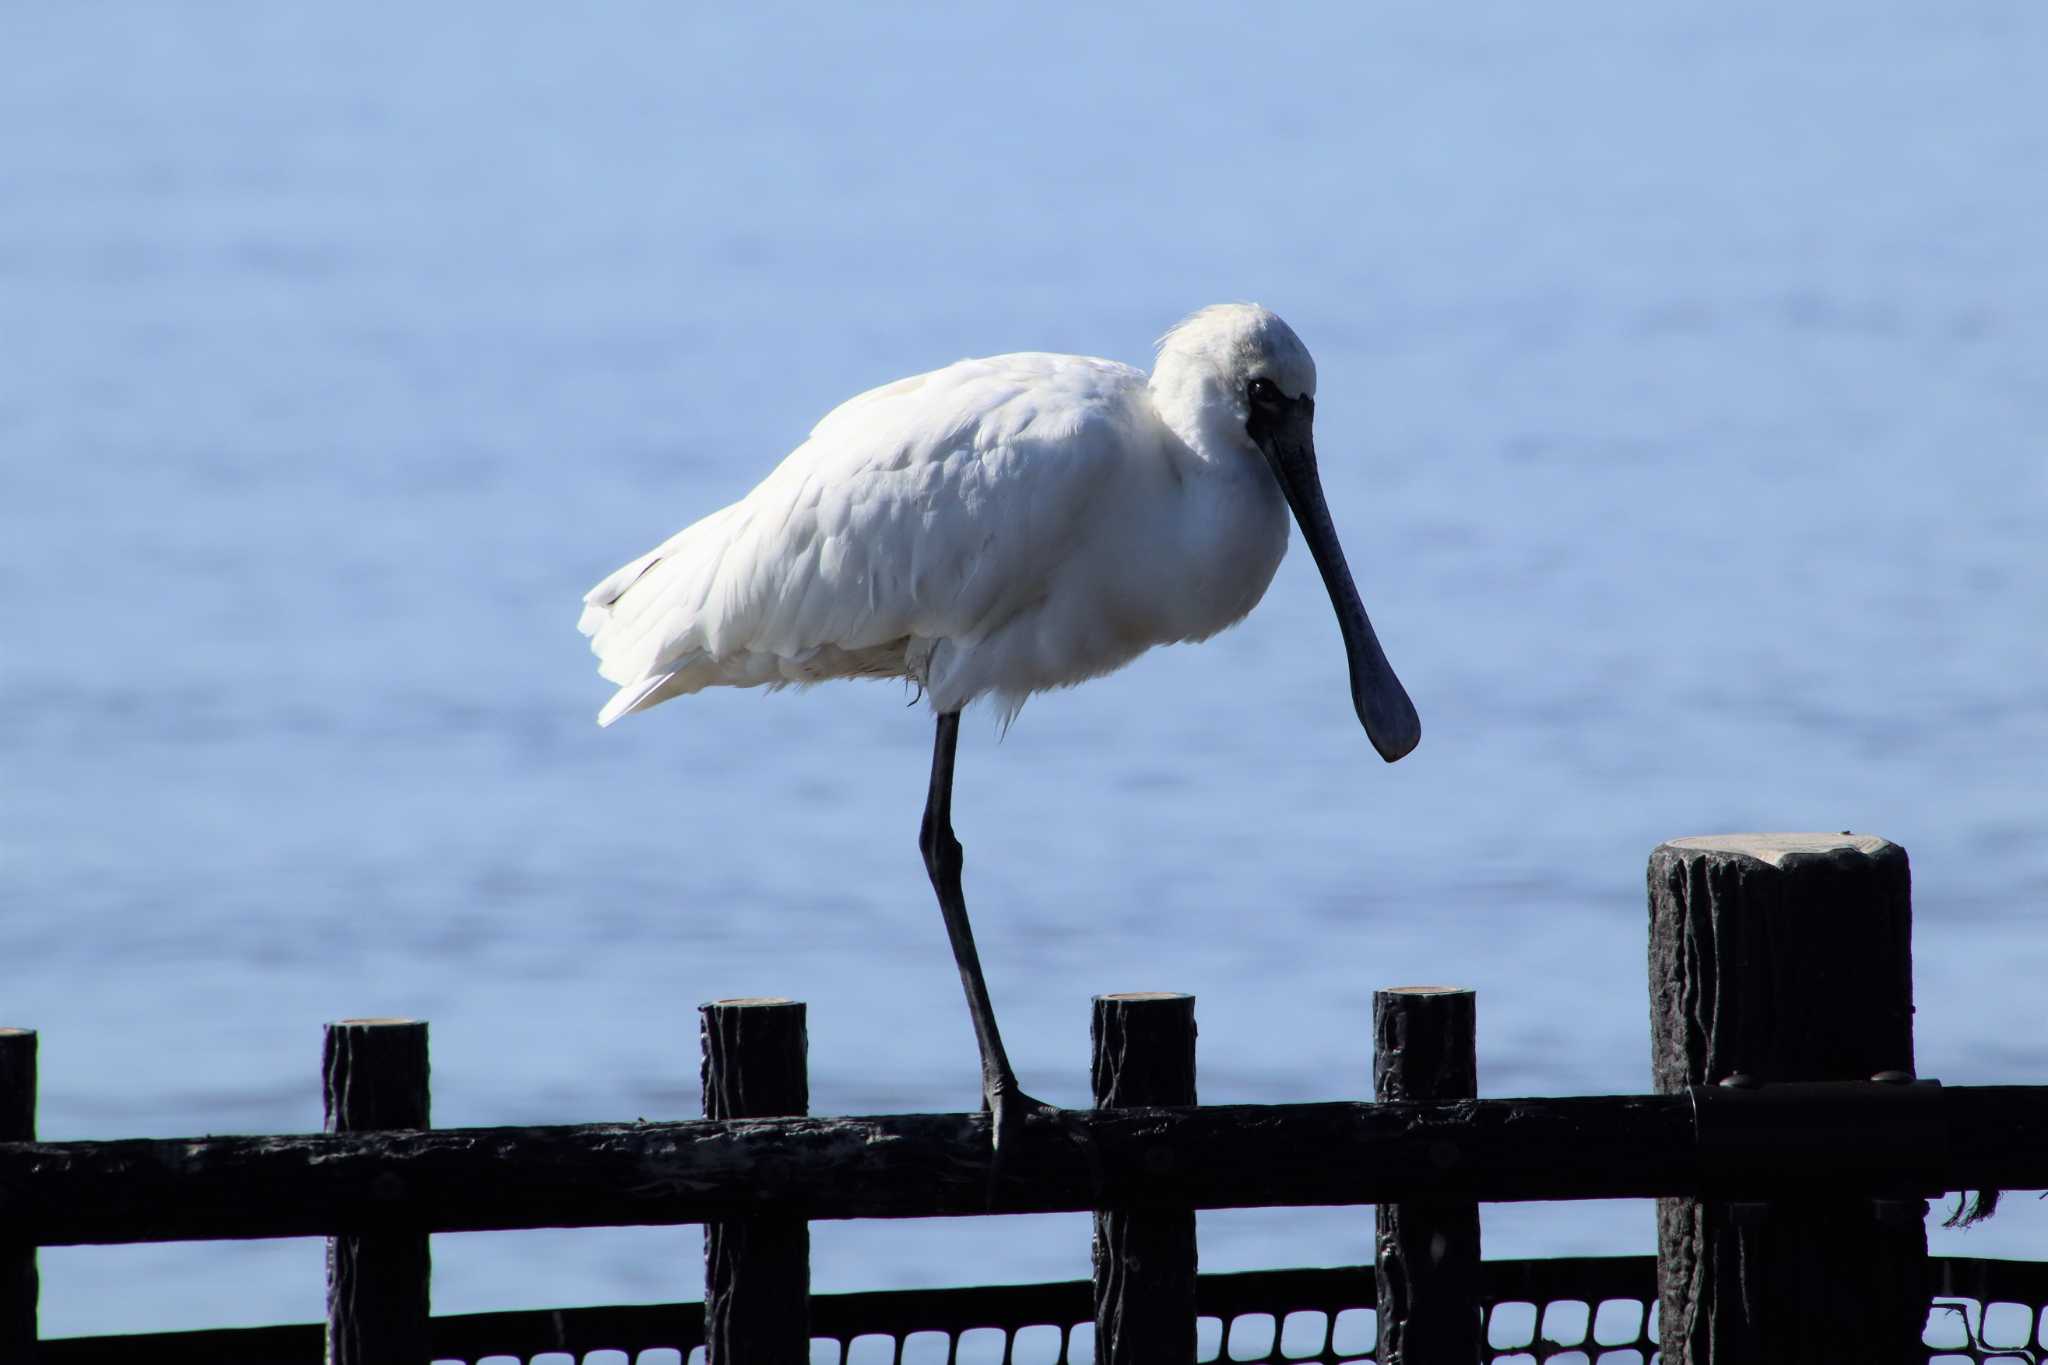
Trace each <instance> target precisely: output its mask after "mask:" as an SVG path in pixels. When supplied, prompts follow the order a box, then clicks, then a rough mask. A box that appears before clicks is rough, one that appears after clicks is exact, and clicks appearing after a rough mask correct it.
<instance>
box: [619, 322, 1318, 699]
mask: <svg viewBox="0 0 2048 1365" xmlns="http://www.w3.org/2000/svg"><path fill="white" fill-rule="evenodd" d="M1261 324H1263V326H1262V325H1261ZM1274 324H1277V325H1278V327H1279V328H1280V329H1281V330H1282V331H1284V329H1285V324H1284V323H1280V322H1279V319H1277V318H1275V317H1273V315H1272V314H1270V313H1266V312H1265V310H1263V309H1254V308H1250V307H1238V306H1226V307H1223V308H1217V309H1208V310H1204V311H1203V312H1202V313H1199V314H1196V315H1195V316H1194V317H1193V318H1191V319H1189V320H1188V322H1186V323H1184V324H1183V325H1182V326H1181V327H1179V328H1177V329H1175V330H1174V331H1173V332H1171V333H1169V334H1168V336H1167V337H1166V338H1165V339H1164V341H1163V343H1162V350H1161V356H1160V363H1159V367H1158V370H1157V371H1156V373H1155V375H1153V376H1150V377H1148V376H1147V375H1146V374H1145V373H1144V372H1142V371H1140V370H1137V369H1133V368H1132V367H1130V366H1128V365H1120V364H1117V363H1115V362H1113V361H1107V360H1096V359H1091V358H1088V357H1083V356H1068V355H1047V354H1040V353H1025V354H1018V355H1004V356H995V357H992V358H990V359H985V360H964V361H961V362H959V363H958V364H954V365H949V366H947V367H946V368H944V369H941V370H934V371H932V372H931V373H929V374H922V375H917V376H914V377H912V378H909V379H902V380H898V381H896V382H895V383H892V384H885V385H883V386H882V387H880V388H876V389H871V390H869V391H868V392H866V393H863V394H861V395H859V396H857V397H855V398H852V399H849V400H847V401H846V402H845V403H843V404H841V405H840V406H839V407H838V408H835V409H834V410H833V411H832V412H831V413H829V414H828V415H827V416H826V417H825V419H824V420H823V421H821V422H819V423H818V425H817V427H816V428H815V429H814V430H813V431H812V432H811V435H810V438H809V439H808V440H806V441H805V442H804V443H803V444H802V445H800V446H798V447H797V448H796V450H795V451H793V452H792V453H791V454H790V455H789V456H788V457H787V458H786V459H785V460H783V462H782V464H781V465H780V466H779V467H778V468H777V469H776V470H775V471H774V472H773V473H772V474H770V475H769V476H768V477H767V478H766V479H765V480H763V481H762V482H761V484H760V485H759V486H758V487H757V488H755V489H754V491H753V492H751V493H749V494H748V495H747V496H746V497H744V498H742V499H741V500H740V501H739V502H737V503H734V504H733V505H731V506H729V507H726V508H723V509H721V510H720V511H717V512H714V513H712V514H711V515H709V516H707V517H705V518H703V519H702V520H701V521H698V522H696V523H695V524H693V525H691V526H689V527H687V528H686V529H684V530H683V531H680V532H678V533H677V534H676V535H675V536H673V537H671V538H670V539H669V540H668V541H667V542H665V543H664V544H662V545H661V546H660V547H658V548H656V549H655V550H652V551H650V552H649V553H647V554H645V555H642V556H641V557H640V558H639V559H636V560H634V561H633V562H632V563H630V564H628V565H626V566H625V567H623V568H621V569H620V570H618V571H617V572H616V573H614V574H612V575H611V576H610V577H608V578H606V579H605V580H604V581H603V582H602V583H600V584H598V585H597V586H596V587H595V588H593V589H592V590H591V591H590V593H589V594H588V596H587V597H586V598H585V599H584V601H585V604H586V605H585V609H584V612H583V618H582V621H581V623H580V626H581V629H582V631H583V633H584V634H586V635H588V636H590V638H591V646H592V648H593V649H594V650H595V651H596V653H597V655H598V657H599V659H600V660H601V663H600V666H599V672H600V673H601V674H602V675H603V676H604V677H605V678H607V679H609V680H610V681H612V682H614V683H617V684H618V685H619V691H618V693H617V695H615V696H614V697H613V698H612V699H611V701H610V702H609V703H608V704H607V705H606V706H605V708H604V710H603V711H602V712H601V713H600V714H599V717H598V719H599V721H600V723H602V724H606V725H609V724H610V723H611V722H613V721H615V720H617V719H618V718H619V717H621V716H625V715H630V714H632V713H633V712H635V711H641V710H645V709H646V708H648V707H650V706H653V705H655V704H657V703H659V702H663V701H667V700H668V699H669V698H671V697H676V696H680V695H683V694H685V693H689V692H695V691H698V690H700V689H702V688H705V687H713V686H721V685H723V686H741V687H748V686H758V685H763V684H765V685H768V686H781V685H784V684H789V683H814V682H821V681H824V680H826V679H828V678H840V677H900V678H910V679H914V680H915V681H916V682H918V683H920V684H922V685H923V687H924V688H925V691H926V692H927V694H928V695H929V697H930V700H931V703H932V706H933V708H934V709H935V710H937V711H939V712H941V713H944V712H949V711H957V710H959V709H960V708H961V707H963V706H965V705H967V704H968V703H970V702H972V701H974V700H976V699H977V698H981V697H988V698H990V699H992V700H993V702H994V703H995V705H996V706H997V708H998V709H999V711H1000V712H1001V714H1002V715H1003V717H1004V718H1005V719H1006V720H1007V719H1008V718H1009V717H1011V716H1013V715H1014V714H1015V713H1016V711H1017V709H1018V708H1019V707H1021V706H1022V705H1023V704H1024V701H1025V699H1026V698H1027V697H1029V696H1030V694H1031V693H1033V692H1038V691H1044V690H1046V689H1049V688H1055V687H1063V686H1067V685H1070V684H1073V683H1077V682H1081V681H1083V680H1085V679H1088V678H1092V677H1098V676H1100V675H1102V674H1104V673H1108V672H1111V671H1112V670H1114V669H1116V668H1119V667H1121V666H1122V665H1124V664H1126V663H1128V662H1129V661H1130V660H1131V659H1133V658H1135V657H1136V656H1137V655H1138V654H1140V653H1142V652H1143V651H1145V650H1146V649H1149V648H1151V647H1152V646H1153V645H1159V644H1167V643H1172V642H1175V641H1182V640H1199V639H1202V638H1204V637H1206V636H1209V635H1213V634H1214V633H1216V632H1217V631H1219V630H1221V629H1223V628H1224V627H1226V626H1228V625H1231V624H1232V623H1234V622H1236V621H1237V620H1239V619H1241V618H1242V617H1243V616H1244V615H1245V613H1246V612H1248V611H1250V610H1251V609H1252V607H1253V606H1254V605H1256V604H1257V602H1258V600H1259V598H1260V596H1261V595H1262V594H1263V593H1264V592H1265V590H1266V586H1267V584H1268V583H1269V582H1270V581H1271V580H1272V577H1273V572H1274V570H1275V568H1277V567H1278V565H1279V562H1280V558H1281V556H1282V554H1283V553H1284V552H1285V550H1286V546H1287V516H1286V510H1287V509H1286V503H1285V501H1284V500H1283V498H1282V496H1281V492H1280V488H1279V486H1278V485H1277V484H1276V483H1275V482H1274V479H1273V475H1272V474H1271V472H1270V471H1269V470H1268V469H1267V468H1266V465H1265V461H1264V460H1263V459H1261V458H1259V456H1258V455H1257V452H1256V451H1255V450H1253V449H1252V448H1251V446H1250V443H1249V442H1247V441H1245V440H1244V439H1243V425H1242V424H1243V411H1244V404H1243V399H1242V396H1241V395H1240V394H1228V393H1221V392H1216V391H1215V390H1216V388H1217V387H1218V386H1216V385H1214V384H1212V383H1208V382H1205V381H1206V380H1207V379H1208V378H1209V376H1207V375H1206V374H1204V373H1199V372H1191V371H1200V370H1201V369H1202V368H1203V366H1204V365H1205V363H1207V362H1212V361H1213V360H1215V359H1216V358H1218V357H1217V355H1216V353H1217V352H1218V351H1219V349H1220V350H1221V351H1223V352H1225V353H1226V354H1227V353H1229V352H1231V351H1234V350H1236V349H1241V343H1242V340H1243V338H1241V337H1237V336H1235V335H1234V334H1236V333H1240V332H1244V331H1247V330H1251V331H1256V332H1262V333H1268V334H1270V333H1271V332H1272V330H1273V326H1274ZM1248 325H1249V326H1248ZM1284 340H1285V341H1290V342H1293V345H1292V346H1291V347H1287V346H1282V347H1279V348H1277V349H1278V351H1279V352H1280V353H1279V354H1277V355H1276V356H1275V357H1274V359H1275V360H1276V361H1279V362H1281V363H1280V364H1279V365H1277V366H1276V368H1277V369H1279V370H1282V371H1286V372H1287V373H1286V375H1285V377H1286V378H1287V379H1289V380H1291V382H1290V383H1288V384H1284V385H1283V387H1284V388H1286V389H1288V390H1289V391H1290V392H1292V393H1297V394H1312V393H1313V391H1314V384H1315V376H1314V364H1313V362H1312V361H1311V360H1309V358H1308V353H1307V351H1306V350H1305V349H1304V348H1302V347H1301V345H1300V343H1299V342H1298V341H1295V340H1294V338H1293V334H1292V333H1291V332H1286V333H1285V337H1284ZM1219 343H1221V345H1220V346H1219ZM1233 343H1237V344H1233ZM1218 402H1221V403H1222V404H1223V405H1224V406H1226V407H1228V408H1231V409H1234V416H1235V422H1234V425H1235V430H1236V432H1237V437H1238V439H1237V440H1236V441H1235V442H1231V443H1227V444H1226V445H1225V447H1224V448H1223V449H1217V448H1215V445H1216V443H1214V442H1213V441H1210V440H1208V439H1205V438H1206V437H1207V436H1208V435H1209V433H1208V432H1206V431H1205V430H1204V428H1205V427H1207V426H1208V425H1211V423H1209V421H1208V420H1207V419H1208V418H1210V417H1212V416H1213V415H1214V414H1213V413H1211V412H1209V411H1207V409H1208V408H1209V407H1211V406H1213V405H1214V404H1216V403H1218Z"/></svg>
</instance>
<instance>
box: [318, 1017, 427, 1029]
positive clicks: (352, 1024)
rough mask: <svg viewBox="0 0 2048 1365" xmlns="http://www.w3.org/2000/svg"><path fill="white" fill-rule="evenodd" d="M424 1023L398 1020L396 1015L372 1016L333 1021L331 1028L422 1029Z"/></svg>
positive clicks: (415, 1020)
mask: <svg viewBox="0 0 2048 1365" xmlns="http://www.w3.org/2000/svg"><path fill="white" fill-rule="evenodd" d="M425 1023H426V1021H425V1020H422V1019H403V1018H400V1017H398V1016H397V1015H374V1016H372V1017H370V1018H367V1019H337V1020H335V1021H334V1024H333V1027H335V1028H421V1027H424V1025H425Z"/></svg>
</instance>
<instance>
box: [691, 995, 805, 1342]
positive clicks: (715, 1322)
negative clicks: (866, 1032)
mask: <svg viewBox="0 0 2048 1365" xmlns="http://www.w3.org/2000/svg"><path fill="white" fill-rule="evenodd" d="M699 1013H700V1014H701V1016H702V1020H703V1022H702V1032H703V1041H704V1065H703V1085H704V1117H705V1118H707V1119H759V1118H784V1117H790V1116H793V1115H797V1114H805V1113H808V1112H810V1107H811V1086H810V1078H809V1075H808V1073H807V1071H806V1062H805V1055H806V1052H807V1051H808V1042H807V1039H806V1036H805V1032H804V1007H803V1003H802V1002H801V1001H797V1000H778V999H772V998H766V999H751V1000H714V1001H712V1002H711V1003H710V1004H708V1005H704V1006H702V1007H701V1008H700V1010H699ZM810 1296H811V1228H810V1224H808V1223H806V1222H805V1221H804V1220H803V1219H801V1218H791V1217H787V1216H781V1215H763V1216H760V1217H754V1218H725V1219H720V1220H718V1221H716V1222H711V1223H706V1224H705V1225H704V1349H705V1361H706V1365H801V1362H804V1361H808V1360H809V1359H810V1355H811V1297H810Z"/></svg>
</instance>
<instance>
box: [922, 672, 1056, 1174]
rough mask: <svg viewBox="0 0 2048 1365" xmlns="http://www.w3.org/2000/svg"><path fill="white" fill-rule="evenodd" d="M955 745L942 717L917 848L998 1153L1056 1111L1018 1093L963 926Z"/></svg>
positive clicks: (956, 733) (956, 717) (954, 715)
mask: <svg viewBox="0 0 2048 1365" xmlns="http://www.w3.org/2000/svg"><path fill="white" fill-rule="evenodd" d="M959 742H960V713H959V712H958V711H952V712H948V713H947V714H945V715H942V716H940V717H939V731H938V735H937V737H936V739H934V741H933V743H932V786H931V794H930V796H929V797H928V798H927V799H926V802H925V808H924V825H923V826H922V828H920V829H919V831H918V836H917V846H918V848H919V849H920V850H921V851H922V852H923V853H924V865H925V870H926V871H927V872H929V873H931V878H932V890H933V891H935V892H937V893H938V897H939V912H940V913H941V914H943V915H944V916H945V917H946V937H947V938H948V939H950V940H952V943H953V961H954V962H955V963H956V964H958V966H959V968H960V984H961V985H962V986H964V987H966V989H967V1012H968V1013H969V1014H971V1015H973V1016H974V1041H975V1042H976V1043H977V1044H979V1045H980V1047H981V1089H982V1096H983V1098H984V1099H985V1100H986V1101H987V1104H988V1109H989V1115H990V1117H991V1118H993V1119H994V1121H995V1124H994V1126H995V1145H996V1150H997V1151H998V1152H1000V1151H1001V1150H1002V1145H1003V1137H1004V1135H1005V1134H1006V1133H1009V1132H1012V1131H1014V1129H1013V1127H1012V1125H1014V1124H1017V1123H1021V1122H1022V1121H1023V1119H1024V1117H1025V1115H1026V1114H1027V1113H1030V1112H1032V1111H1039V1112H1044V1113H1058V1112H1059V1111H1058V1110H1056V1109H1054V1108H1053V1106H1051V1105H1049V1104H1046V1103H1044V1102H1042V1101H1040V1100H1034V1099H1032V1098H1031V1097H1030V1096H1029V1095H1027V1094H1025V1093H1024V1092H1023V1091H1022V1090H1021V1089H1019V1088H1018V1085H1017V1073H1015V1072H1014V1071H1012V1070H1010V1059H1009V1057H1008V1056H1007V1055H1006V1054H1005V1053H1004V1052H1003V1036H1002V1034H1001V1033H999V1032H997V1031H996V1012H995V1008H994V1007H993V1006H992V1005H990V1004H989V999H988V983H987V982H985V981H983V980H982V978H981V958H980V956H979V955H978V954H977V953H976V952H975V951H974V930H973V929H972V928H970V927H969V926H968V923H967V898H966V897H965V896H964V895H963V894H962V893H961V890H960V866H961V849H960V841H959V840H958V839H956V838H954V837H953V754H954V751H955V750H956V749H957V748H958V746H959Z"/></svg>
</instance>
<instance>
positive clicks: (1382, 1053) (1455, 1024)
mask: <svg viewBox="0 0 2048 1365" xmlns="http://www.w3.org/2000/svg"><path fill="white" fill-rule="evenodd" d="M1477 1032H1478V1030H1477V1010H1476V1008H1475V997H1474V996H1473V994H1472V992H1471V991H1469V990H1463V989H1461V988H1459V987H1456V986H1396V987H1395V988H1393V989H1392V990H1384V991H1374V992H1373V994H1372V1037H1373V1053H1372V1082H1373V1098H1374V1099H1375V1100H1378V1101H1380V1102H1382V1103H1391V1102H1400V1101H1409V1102H1414V1103H1417V1104H1438V1103H1448V1102H1450V1101H1453V1100H1469V1099H1476V1098H1478V1095H1479V1057H1478V1041H1477ZM1442 1155H1443V1162H1444V1164H1446V1165H1448V1164H1450V1163H1453V1162H1455V1161H1456V1160H1457V1150H1456V1148H1454V1147H1449V1146H1447V1147H1446V1148H1445V1149H1444V1151H1443V1154H1442ZM1376 1218H1377V1222H1378V1225H1379V1226H1378V1233H1379V1235H1378V1238H1377V1239H1376V1241H1375V1243H1374V1257H1373V1261H1374V1272H1375V1275H1376V1276H1377V1278H1378V1281H1379V1299H1378V1303H1379V1308H1378V1313H1377V1317H1378V1321H1379V1347H1378V1350H1377V1351H1376V1352H1375V1353H1374V1357H1373V1358H1374V1359H1375V1360H1376V1361H1378V1362H1379V1365H1436V1363H1437V1362H1444V1361H1463V1362H1466V1365H1472V1363H1473V1362H1476V1361H1477V1360H1478V1359H1479V1358H1480V1349H1481V1346H1482V1345H1483V1343H1482V1341H1481V1337H1480V1327H1481V1320H1480V1316H1479V1206H1478V1205H1477V1204H1474V1203H1469V1202H1463V1203H1443V1202H1438V1201H1433V1200H1424V1199H1410V1200H1403V1201H1401V1202H1400V1203H1398V1204H1381V1205H1380V1206H1379V1208H1378V1211H1377V1214H1376Z"/></svg>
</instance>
